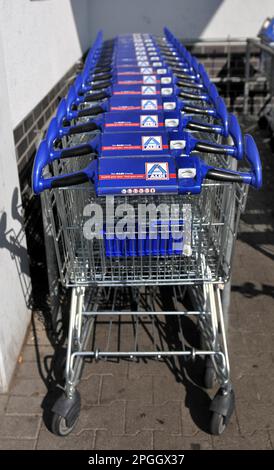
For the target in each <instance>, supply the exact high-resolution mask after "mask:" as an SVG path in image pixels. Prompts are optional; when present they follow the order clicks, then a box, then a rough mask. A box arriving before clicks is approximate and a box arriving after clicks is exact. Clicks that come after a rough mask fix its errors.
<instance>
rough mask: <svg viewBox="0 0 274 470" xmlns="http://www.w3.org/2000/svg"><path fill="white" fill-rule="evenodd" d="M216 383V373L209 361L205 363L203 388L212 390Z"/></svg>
mask: <svg viewBox="0 0 274 470" xmlns="http://www.w3.org/2000/svg"><path fill="white" fill-rule="evenodd" d="M215 383H216V372H215V370H214V367H213V364H212V362H211V361H210V362H209V361H207V362H206V367H205V373H204V387H205V388H213V387H214V385H215Z"/></svg>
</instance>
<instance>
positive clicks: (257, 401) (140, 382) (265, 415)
mask: <svg viewBox="0 0 274 470" xmlns="http://www.w3.org/2000/svg"><path fill="white" fill-rule="evenodd" d="M248 126H250V127H252V123H246V128H248ZM251 133H253V135H254V136H255V138H256V140H257V142H258V144H259V147H260V150H261V153H262V158H263V165H264V190H263V191H260V192H255V191H251V192H250V195H249V199H248V205H247V209H246V212H245V215H244V216H243V217H242V221H241V226H240V234H239V239H238V242H237V248H236V253H235V264H234V271H233V279H232V300H231V309H230V327H229V349H230V358H231V369H232V379H233V384H234V388H235V393H236V412H235V414H234V415H233V418H232V420H231V423H230V425H229V427H228V429H227V430H226V432H225V434H224V435H222V436H221V437H212V436H210V435H209V434H208V432H207V424H206V423H207V420H208V404H209V398H208V394H207V393H206V392H205V391H204V390H203V389H202V388H200V387H199V386H197V385H195V380H194V379H193V376H194V375H195V374H196V376H195V377H194V378H195V379H197V380H196V383H199V380H200V379H201V371H200V370H199V364H198V365H197V366H194V365H193V372H192V374H193V375H192V376H191V371H190V368H189V369H187V370H189V377H187V376H184V377H182V376H181V374H180V370H179V368H178V367H176V364H170V363H169V364H166V363H164V362H161V361H152V360H151V361H147V363H144V362H140V363H134V362H127V361H120V362H119V363H117V362H103V361H101V362H99V363H97V364H94V363H89V364H86V366H85V370H84V376H83V380H82V382H81V385H80V387H79V390H80V392H81V397H82V413H81V417H80V420H79V423H78V425H77V427H76V428H75V431H74V432H73V434H71V435H70V436H68V437H66V438H59V437H56V436H54V435H53V434H51V433H50V432H49V431H48V430H47V428H46V425H45V423H44V419H43V418H42V414H43V410H42V408H41V405H42V403H43V406H45V405H47V403H49V402H47V400H45V396H46V395H47V392H48V387H50V385H51V381H52V373H51V361H52V356H53V352H54V350H53V347H52V345H51V342H50V340H49V338H48V335H47V333H46V331H45V327H44V324H43V322H42V320H41V317H39V315H36V316H35V317H34V320H33V323H32V327H31V331H30V333H29V336H28V339H27V342H26V344H25V346H24V348H23V351H22V354H21V356H20V358H19V361H18V366H17V369H16V374H15V377H14V380H13V383H12V387H11V389H10V393H9V395H6V396H0V449H89V450H91V449H157V450H160V449H273V448H274V413H273V406H274V392H273V390H274V372H273V368H274V269H273V268H274V263H273V261H274V233H273V232H274V210H273V200H274V159H273V155H272V154H271V152H270V150H269V146H268V141H267V139H266V138H265V137H264V136H263V135H262V133H261V132H259V131H258V130H257V129H253V128H252V130H251ZM169 293H170V291H168V290H166V291H164V297H165V296H168V295H170V294H169ZM165 328H166V329H165V332H166V333H167V335H168V334H169V333H170V332H169V331H168V327H165ZM99 334H100V333H99ZM169 339H170V338H169ZM173 339H174V338H173ZM173 339H172V337H171V340H172V341H173ZM123 341H129V335H127V332H125V334H124V336H123ZM144 341H146V336H145V335H144ZM174 341H175V339H174ZM180 379H181V380H183V384H182V383H180ZM47 396H48V397H49V395H47Z"/></svg>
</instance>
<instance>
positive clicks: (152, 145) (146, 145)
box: [142, 135, 163, 150]
mask: <svg viewBox="0 0 274 470" xmlns="http://www.w3.org/2000/svg"><path fill="white" fill-rule="evenodd" d="M142 150H163V144H162V137H161V136H160V135H151V136H147V135H146V136H142Z"/></svg>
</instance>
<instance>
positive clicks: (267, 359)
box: [230, 352, 274, 380]
mask: <svg viewBox="0 0 274 470" xmlns="http://www.w3.org/2000/svg"><path fill="white" fill-rule="evenodd" d="M230 364H231V370H232V373H233V379H234V380H235V378H236V379H239V378H241V377H243V376H247V375H251V376H253V377H254V376H255V377H256V376H264V377H266V376H267V375H268V374H269V371H271V370H272V368H273V366H274V363H273V358H272V355H271V353H262V352H260V353H259V354H256V356H251V355H247V356H239V355H236V354H231V355H230Z"/></svg>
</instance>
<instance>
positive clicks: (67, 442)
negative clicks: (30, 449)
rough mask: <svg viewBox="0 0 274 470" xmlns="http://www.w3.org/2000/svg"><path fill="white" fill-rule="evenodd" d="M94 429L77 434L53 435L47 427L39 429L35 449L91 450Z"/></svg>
mask: <svg viewBox="0 0 274 470" xmlns="http://www.w3.org/2000/svg"><path fill="white" fill-rule="evenodd" d="M93 443H94V431H92V430H88V431H83V432H81V433H80V434H78V435H72V434H70V435H68V436H66V437H59V436H55V435H54V434H52V433H51V432H49V431H48V430H47V429H43V430H41V432H40V433H39V437H38V440H37V447H36V448H37V450H92V448H93Z"/></svg>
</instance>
